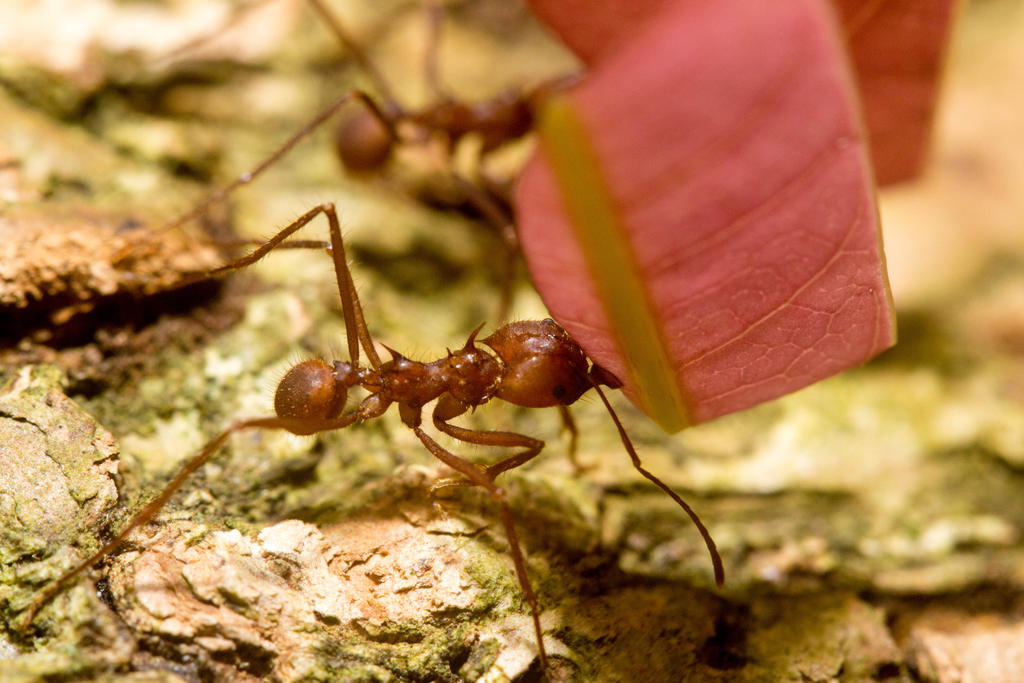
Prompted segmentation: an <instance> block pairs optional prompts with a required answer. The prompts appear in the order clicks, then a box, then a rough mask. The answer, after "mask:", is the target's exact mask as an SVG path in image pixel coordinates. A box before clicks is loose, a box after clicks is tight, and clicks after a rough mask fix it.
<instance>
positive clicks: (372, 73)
mask: <svg viewBox="0 0 1024 683" xmlns="http://www.w3.org/2000/svg"><path fill="white" fill-rule="evenodd" d="M309 4H310V6H311V7H312V8H313V11H315V12H316V13H317V14H319V15H320V18H321V19H323V21H324V23H325V24H327V27H328V28H329V29H330V30H331V33H333V34H334V36H335V37H336V38H337V39H338V42H340V43H341V44H342V45H343V46H344V47H345V49H346V50H348V52H349V53H350V54H351V55H352V58H353V59H355V60H356V61H357V62H358V63H359V67H360V68H361V69H362V70H363V71H364V72H365V73H366V75H367V76H369V77H370V80H371V81H373V85H374V87H376V88H377V91H378V92H379V93H380V96H381V99H383V100H384V103H385V104H386V107H385V108H386V109H387V110H388V113H389V114H392V115H399V116H400V115H401V114H402V111H403V110H402V106H401V105H400V104H398V100H397V99H395V94H394V92H393V91H392V90H391V86H389V85H388V81H387V79H386V78H384V74H382V73H381V72H380V70H379V69H377V66H376V65H375V64H374V63H373V62H372V61H370V58H369V57H368V56H367V55H366V52H365V51H364V50H363V48H361V47H360V46H359V43H357V42H356V41H355V39H353V38H352V36H350V35H349V34H348V32H347V31H346V30H345V29H344V28H342V26H341V22H339V21H338V20H337V18H336V17H335V16H334V14H333V13H332V12H331V11H330V10H329V9H327V6H326V5H324V4H323V3H322V2H321V1H320V0H309Z"/></svg>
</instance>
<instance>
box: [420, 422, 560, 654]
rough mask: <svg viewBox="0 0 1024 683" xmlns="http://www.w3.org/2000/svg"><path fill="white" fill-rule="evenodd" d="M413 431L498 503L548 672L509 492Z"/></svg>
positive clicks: (535, 605)
mask: <svg viewBox="0 0 1024 683" xmlns="http://www.w3.org/2000/svg"><path fill="white" fill-rule="evenodd" d="M412 431H413V433H415V434H416V436H417V438H419V440H420V442H421V443H422V444H423V445H424V446H426V448H427V450H428V451H430V453H431V454H432V455H433V456H434V457H435V458H437V459H438V460H440V461H441V462H443V463H444V464H445V465H448V467H451V468H452V469H453V470H455V471H456V472H458V473H459V474H461V475H462V476H464V477H465V478H466V479H467V480H468V481H469V482H470V483H471V484H473V485H476V486H482V487H484V488H485V489H487V492H488V493H489V494H490V495H491V498H493V499H494V500H495V502H497V503H498V506H499V508H500V510H501V523H502V526H504V527H505V537H506V538H507V539H508V544H509V549H510V550H511V552H512V564H513V565H514V566H515V569H516V578H517V579H519V586H520V588H522V589H523V596H524V597H525V598H526V602H527V604H528V605H529V606H530V614H531V615H532V617H533V630H534V633H535V634H536V636H537V650H538V654H539V655H540V665H541V668H543V669H544V671H545V672H546V671H548V655H547V651H546V650H545V649H544V637H543V633H542V631H541V626H540V606H539V603H538V602H537V594H536V593H534V592H533V586H532V585H531V584H530V577H529V576H527V574H526V556H525V555H524V554H523V549H522V547H521V546H520V544H519V535H518V534H517V533H516V527H515V524H514V522H513V520H512V510H511V509H510V508H509V505H508V499H507V497H506V496H505V491H504V490H502V489H501V488H499V487H498V486H496V485H495V484H494V482H493V481H492V480H491V478H490V477H488V475H487V473H486V472H484V471H483V470H481V468H479V467H477V466H476V465H474V464H473V463H471V462H469V461H468V460H465V459H463V458H460V457H459V456H457V455H455V454H454V453H452V452H451V451H448V450H446V449H444V448H443V447H442V446H441V445H440V444H438V443H437V442H436V441H434V440H433V439H432V438H430V436H429V435H428V434H427V433H426V432H424V431H423V430H422V429H421V428H420V427H412Z"/></svg>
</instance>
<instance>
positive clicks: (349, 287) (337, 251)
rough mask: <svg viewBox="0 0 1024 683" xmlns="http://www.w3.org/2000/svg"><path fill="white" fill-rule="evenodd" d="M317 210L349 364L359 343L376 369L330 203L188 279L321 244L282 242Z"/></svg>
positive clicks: (374, 353) (356, 361)
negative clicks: (325, 232)
mask: <svg viewBox="0 0 1024 683" xmlns="http://www.w3.org/2000/svg"><path fill="white" fill-rule="evenodd" d="M321 213H322V214H324V215H325V216H326V217H327V223H328V225H329V226H330V235H331V242H330V244H329V245H327V251H328V252H329V253H330V254H331V257H332V258H333V260H334V274H335V277H336V279H337V281H338V294H339V295H340V297H341V308H342V312H343V314H344V316H345V333H346V336H347V337H348V351H349V359H350V360H351V362H352V364H353V365H358V364H359V347H360V345H362V348H363V350H364V351H365V352H366V356H367V358H369V360H370V365H371V366H372V367H373V368H374V369H375V370H376V369H379V368H380V365H381V361H380V356H379V355H378V354H377V350H376V349H375V348H374V346H373V339H372V338H371V337H370V331H369V330H368V329H367V327H366V320H365V319H364V317H363V307H362V305H361V304H360V303H359V295H358V294H357V293H356V288H355V285H354V284H353V282H352V272H351V271H350V270H349V268H348V261H347V260H346V258H345V243H344V240H343V239H342V237H341V223H340V222H339V221H338V213H337V211H336V210H335V208H334V204H331V203H327V204H320V205H319V206H315V207H313V208H312V209H310V210H309V211H307V212H306V213H304V214H302V215H301V216H299V217H298V218H296V219H295V220H294V221H292V222H291V223H290V224H288V225H286V226H285V227H284V228H282V229H281V230H279V231H278V232H277V234H275V235H274V236H273V237H271V238H270V239H269V240H267V241H266V242H263V243H261V244H260V246H259V247H257V248H256V249H255V250H253V251H252V252H251V253H249V254H246V255H245V256H242V257H241V258H238V259H235V260H234V261H231V262H229V263H226V264H225V265H223V266H221V267H220V268H214V269H213V270H211V271H208V272H206V273H202V274H197V275H196V276H195V277H194V278H192V281H198V280H202V279H205V278H207V277H217V276H219V275H223V274H224V273H227V272H230V271H232V270H238V269H240V268H246V267H248V266H251V265H252V264H254V263H256V262H257V261H259V260H260V259H262V258H263V257H264V256H266V255H267V254H269V253H270V252H271V251H273V250H274V249H280V248H285V249H287V248H288V245H292V246H293V247H296V248H316V247H321V246H323V245H324V243H323V242H320V241H318V240H293V241H292V242H285V240H287V239H288V238H289V237H291V236H292V235H293V234H295V233H296V232H298V231H299V230H301V229H302V228H304V227H305V226H306V225H308V224H309V223H310V222H311V221H312V220H313V219H314V218H316V217H317V216H318V215H320V214H321ZM185 283H186V284H187V283H189V280H186V281H185Z"/></svg>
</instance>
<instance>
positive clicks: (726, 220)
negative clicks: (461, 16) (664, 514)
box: [516, 0, 895, 430]
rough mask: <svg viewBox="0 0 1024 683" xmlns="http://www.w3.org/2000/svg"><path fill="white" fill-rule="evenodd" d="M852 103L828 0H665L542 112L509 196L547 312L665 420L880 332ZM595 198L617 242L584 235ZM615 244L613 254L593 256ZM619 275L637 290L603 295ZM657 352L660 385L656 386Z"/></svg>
mask: <svg viewBox="0 0 1024 683" xmlns="http://www.w3.org/2000/svg"><path fill="white" fill-rule="evenodd" d="M856 111H857V107H856V98H855V97H854V95H853V92H852V87H851V86H850V83H849V77H848V74H847V71H846V65H845V60H844V59H843V55H842V48H841V44H840V41H839V38H838V36H837V34H836V31H835V29H834V26H833V17H832V16H831V14H830V12H829V11H828V8H827V7H826V6H824V5H822V3H820V2H817V1H816V0H790V1H789V2H786V3H757V2H753V3H743V2H740V3H706V4H705V3H689V2H684V3H670V4H667V5H666V6H665V7H664V8H663V9H662V10H660V11H659V13H658V15H657V16H656V17H655V19H654V20H652V21H650V22H647V23H645V24H644V27H643V30H642V31H640V32H639V33H637V34H636V35H635V36H634V39H632V40H630V41H629V42H628V43H626V44H623V45H622V46H621V49H620V50H618V51H617V52H616V53H615V54H613V55H611V56H609V57H608V58H606V59H602V60H601V61H600V62H599V63H598V64H596V65H595V66H594V68H593V69H592V70H591V72H590V73H589V74H588V75H587V77H586V78H585V79H584V81H583V82H582V83H580V84H579V85H578V86H577V87H575V88H573V90H572V91H571V92H570V93H569V94H568V95H566V96H563V97H562V98H560V99H557V98H556V99H555V100H554V101H553V102H552V103H551V104H550V105H549V106H548V107H547V108H546V110H545V112H543V113H542V121H541V126H540V128H541V139H542V144H541V148H540V150H539V151H538V153H537V155H536V156H535V157H534V158H533V159H532V160H531V162H530V164H529V165H528V167H527V169H526V170H525V172H524V173H523V175H522V177H521V180H520V184H519V187H518V191H517V197H516V203H517V208H518V215H519V229H520V237H521V240H522V243H523V249H524V252H525V254H526V258H527V261H528V264H529V266H530V271H531V273H532V275H533V278H534V281H535V282H536V284H537V287H538V290H539V291H540V292H541V295H542V297H543V298H544V301H545V303H546V304H547V305H548V308H549V309H550V310H551V312H552V314H553V315H554V316H555V317H556V319H558V321H559V322H560V323H561V324H562V325H563V326H564V327H565V328H566V329H567V330H569V332H570V333H571V334H572V335H573V336H574V337H575V338H576V339H577V340H579V341H580V343H581V344H582V345H583V347H584V349H585V350H586V351H587V353H588V354H589V355H590V356H591V357H592V358H593V359H594V360H595V361H596V362H597V363H599V364H601V365H602V366H604V367H606V368H607V369H609V370H611V371H612V372H614V373H615V374H616V375H618V376H619V377H620V378H621V379H623V380H624V381H625V383H626V386H625V392H626V393H627V395H629V396H630V398H631V399H632V400H634V402H636V403H638V405H640V406H641V407H642V408H643V409H644V410H646V411H647V412H648V414H650V415H651V416H652V417H654V418H655V419H656V420H657V421H658V422H659V423H660V424H662V426H664V427H666V428H667V429H670V430H675V429H678V428H680V427H682V426H684V425H685V424H686V423H693V422H700V421H703V420H707V419H710V418H713V417H716V416H718V415H722V414H725V413H728V412H732V411H735V410H740V409H743V408H746V407H749V406H751V405H754V404H756V403H759V402H761V401H765V400H768V399H770V398H774V397H776V396H779V395H781V394H784V393H787V392H790V391H794V390H796V389H798V388H800V387H803V386H805V385H807V384H810V383H812V382H814V381H816V380H819V379H822V378H824V377H827V376H829V375H832V374H834V373H836V372H839V371H840V370H843V369H845V368H848V367H850V366H853V365H857V364H859V363H861V362H863V361H865V360H867V359H868V358H870V357H871V356H873V355H875V354H876V353H878V352H879V351H881V350H882V349H884V348H886V347H888V346H889V345H891V344H892V342H893V340H894V335H895V327H894V321H893V318H892V311H891V307H890V302H889V299H888V288H887V282H886V274H885V267H884V262H883V257H882V252H881V243H880V239H879V233H878V225H877V211H876V207H875V203H874V198H873V194H872V192H873V190H872V184H871V175H870V172H869V170H868V166H867V161H866V150H865V144H864V141H863V139H862V136H861V134H860V126H859V121H858V118H857V115H856ZM567 121H568V125H566V122H567ZM574 127H575V128H574ZM577 134H578V135H579V138H580V140H582V141H583V142H582V143H581V144H578V145H576V147H573V145H574V144H576V143H574V142H573V139H574V136H576V135H577ZM577 142H578V141H577ZM567 150H568V152H567ZM587 157H590V160H591V161H590V162H589V163H588V162H587V161H586V159H587ZM595 174H596V176H597V177H596V179H591V180H592V182H591V181H588V180H586V179H587V177H588V176H594V175H595ZM587 183H589V185H587ZM581 187H582V189H581ZM588 187H589V188H590V189H587V188H588ZM605 206H606V207H608V209H609V210H608V211H607V212H599V213H592V212H593V211H594V210H595V208H596V209H601V208H602V207H605ZM605 214H607V215H608V216H609V217H610V218H609V219H608V220H611V221H612V222H613V223H614V224H615V226H614V227H615V228H616V230H613V231H612V233H609V234H611V235H612V237H611V242H614V241H616V240H618V241H619V242H621V244H618V245H616V244H613V243H611V242H609V241H608V239H607V238H600V240H601V241H598V243H597V244H594V245H591V246H590V247H587V246H586V245H587V242H588V240H590V239H592V237H591V236H590V234H589V233H588V227H589V224H590V223H592V222H593V221H591V220H587V217H588V216H593V217H596V218H597V219H598V220H597V222H601V221H604V220H605V219H604V218H602V216H604V215H605ZM570 217H571V219H570ZM588 249H589V251H588ZM620 251H621V253H622V254H623V255H624V258H625V259H626V261H627V267H625V268H621V269H620V270H619V271H617V272H601V269H600V265H595V264H599V262H600V261H601V260H602V258H601V255H602V254H603V255H605V256H607V255H608V254H609V253H615V254H618V253H619V252H620ZM632 285H636V288H635V290H634V289H631V286H632ZM630 291H640V292H641V294H640V295H639V296H632V295H630V297H629V299H628V300H627V301H625V302H623V301H618V302H617V303H616V299H617V298H621V295H622V293H623V292H625V293H629V292H630ZM616 310H617V311H619V312H618V313H616ZM638 320H639V321H641V324H640V325H639V327H638V325H637V321H638ZM643 320H647V321H648V322H649V323H650V324H651V325H652V326H653V329H654V330H655V334H654V337H655V339H654V340H653V343H654V344H655V346H656V347H657V349H658V353H656V354H654V355H659V354H660V358H661V359H660V360H659V359H657V358H655V359H653V361H652V359H651V358H649V357H648V356H649V355H651V354H648V353H643V352H641V353H638V352H637V351H636V349H637V348H644V343H645V341H646V342H650V341H651V340H649V339H648V340H645V339H642V338H641V337H642V336H643V335H642V334H641V330H642V328H643V324H642V322H643ZM637 344H639V346H637ZM647 348H649V347H647ZM652 362H653V364H654V369H652V367H651V364H652ZM658 366H660V371H661V373H662V374H663V375H664V376H667V377H668V379H669V383H670V384H671V386H672V388H673V389H674V392H675V396H674V397H671V398H670V399H666V397H665V396H664V395H661V393H660V392H659V391H658V390H656V389H655V390H652V388H651V387H652V386H654V385H656V384H657V382H658V381H659V377H655V376H653V375H654V374H657V371H658ZM662 379H663V378H662Z"/></svg>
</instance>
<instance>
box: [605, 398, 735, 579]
mask: <svg viewBox="0 0 1024 683" xmlns="http://www.w3.org/2000/svg"><path fill="white" fill-rule="evenodd" d="M590 384H591V386H593V387H594V389H595V390H596V391H597V395H598V396H600V397H601V402H602V403H604V407H605V408H607V409H608V414H609V415H611V416H612V420H613V421H614V422H615V428H616V429H618V430H619V438H620V439H621V440H622V445H623V446H625V447H626V452H627V453H629V459H630V460H632V461H633V467H634V468H636V471H637V472H639V473H640V474H642V475H643V476H644V477H645V478H646V479H648V480H649V481H651V482H652V483H653V484H654V485H655V486H657V487H658V488H659V489H661V490H662V491H664V492H665V493H667V494H668V496H669V497H670V498H671V499H672V500H674V501H675V502H676V503H677V504H678V505H679V507H681V508H683V510H684V511H685V512H686V514H687V515H689V516H690V520H691V521H692V522H693V524H694V526H696V527H697V531H699V532H700V535H701V538H703V539H704V545H706V546H707V547H708V553H709V554H710V555H711V564H712V565H714V568H715V584H716V585H717V586H718V587H719V588H721V587H722V586H723V585H724V584H725V567H724V566H723V565H722V556H721V555H719V554H718V546H716V545H715V540H714V539H713V538H711V532H709V531H708V528H707V527H706V526H704V522H702V521H701V520H700V517H698V516H697V513H696V512H694V510H693V508H691V507H690V506H689V505H688V504H687V502H686V501H685V500H683V499H682V498H680V497H679V494H677V493H676V492H675V491H673V490H672V489H671V488H669V486H668V485H667V484H666V483H665V482H663V481H662V480H661V479H658V478H657V477H656V476H654V475H653V474H652V473H651V472H649V471H648V470H646V469H644V466H643V463H641V462H640V456H639V455H637V453H636V449H635V448H634V447H633V442H632V441H631V440H630V438H629V435H628V434H626V429H625V427H623V426H622V422H621V421H620V420H619V416H618V415H617V414H616V413H615V410H614V409H613V408H612V404H611V403H609V402H608V397H607V396H605V395H604V392H603V391H602V390H601V387H600V386H598V384H597V382H595V381H594V380H593V378H590Z"/></svg>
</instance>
